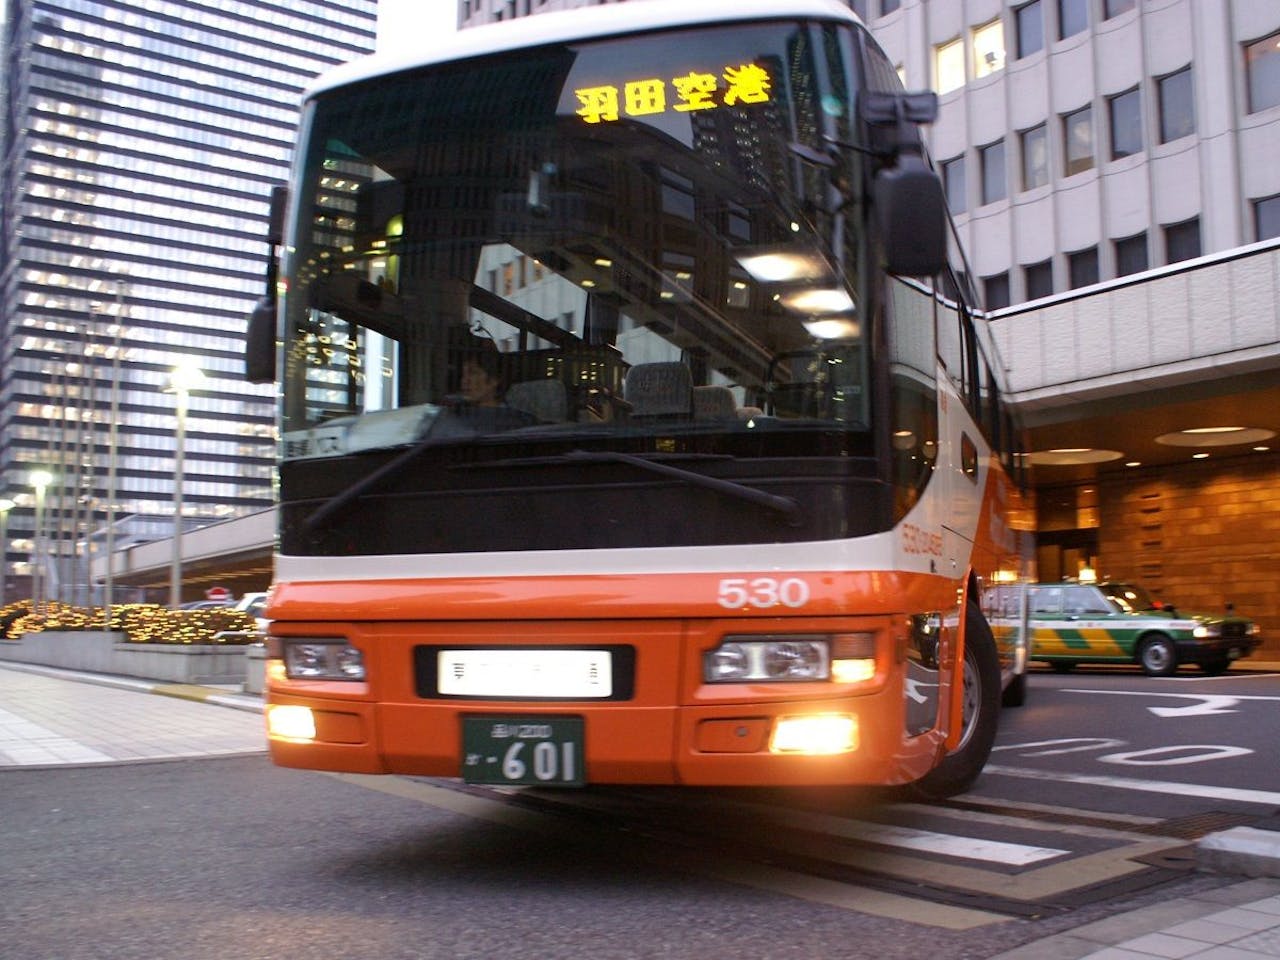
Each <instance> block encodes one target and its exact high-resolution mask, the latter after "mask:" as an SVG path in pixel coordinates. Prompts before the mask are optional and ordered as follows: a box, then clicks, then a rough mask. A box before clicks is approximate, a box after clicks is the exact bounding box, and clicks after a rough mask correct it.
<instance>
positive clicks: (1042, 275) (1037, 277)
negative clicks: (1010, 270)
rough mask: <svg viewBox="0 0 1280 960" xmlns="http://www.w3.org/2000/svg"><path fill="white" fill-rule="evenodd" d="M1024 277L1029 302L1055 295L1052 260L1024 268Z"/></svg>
mask: <svg viewBox="0 0 1280 960" xmlns="http://www.w3.org/2000/svg"><path fill="white" fill-rule="evenodd" d="M1022 276H1023V279H1024V280H1025V281H1026V284H1027V299H1028V300H1039V299H1040V298H1041V297H1048V296H1051V295H1052V294H1053V261H1052V260H1043V261H1041V262H1040V263H1031V264H1028V265H1027V266H1025V267H1023V268H1022Z"/></svg>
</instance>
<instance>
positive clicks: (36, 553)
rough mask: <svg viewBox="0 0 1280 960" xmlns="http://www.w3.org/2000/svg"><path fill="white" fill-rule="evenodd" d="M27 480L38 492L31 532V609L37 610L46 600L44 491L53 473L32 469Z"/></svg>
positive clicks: (50, 481) (51, 480)
mask: <svg viewBox="0 0 1280 960" xmlns="http://www.w3.org/2000/svg"><path fill="white" fill-rule="evenodd" d="M27 482H28V483H30V484H31V487H32V489H33V490H35V492H36V521H35V531H34V532H33V533H32V534H31V609H32V610H33V611H35V610H39V609H43V602H44V593H43V591H44V577H43V575H42V573H41V566H42V564H43V562H44V558H43V557H42V556H41V554H42V552H43V544H44V533H43V531H44V491H45V488H47V487H48V486H49V484H51V483H53V474H52V473H50V472H49V471H48V470H32V471H31V473H30V474H29V475H28V476H27Z"/></svg>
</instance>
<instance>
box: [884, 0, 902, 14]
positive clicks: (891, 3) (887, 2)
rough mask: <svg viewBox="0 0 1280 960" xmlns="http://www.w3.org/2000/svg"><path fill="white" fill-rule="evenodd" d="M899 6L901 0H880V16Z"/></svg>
mask: <svg viewBox="0 0 1280 960" xmlns="http://www.w3.org/2000/svg"><path fill="white" fill-rule="evenodd" d="M900 6H902V0H880V16H882V17H887V16H888V15H889V14H891V13H893V12H894V11H895V10H897V9H898V8H899V7H900Z"/></svg>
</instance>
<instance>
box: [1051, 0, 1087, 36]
mask: <svg viewBox="0 0 1280 960" xmlns="http://www.w3.org/2000/svg"><path fill="white" fill-rule="evenodd" d="M1088 27H1089V0H1058V39H1059V40H1065V39H1067V37H1074V36H1075V35H1076V34H1077V33H1080V32H1082V31H1083V30H1086V29H1088Z"/></svg>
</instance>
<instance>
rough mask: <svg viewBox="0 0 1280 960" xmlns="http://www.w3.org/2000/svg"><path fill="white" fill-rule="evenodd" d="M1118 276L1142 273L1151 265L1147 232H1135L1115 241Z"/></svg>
mask: <svg viewBox="0 0 1280 960" xmlns="http://www.w3.org/2000/svg"><path fill="white" fill-rule="evenodd" d="M1115 248H1116V276H1117V277H1127V276H1128V275H1129V274H1131V273H1141V272H1142V271H1143V270H1146V269H1147V267H1149V266H1150V265H1151V264H1150V261H1148V259H1147V233H1146V231H1145V230H1144V231H1143V232H1142V233H1138V234H1134V235H1133V236H1132V237H1124V238H1123V239H1120V240H1117V241H1115Z"/></svg>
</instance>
